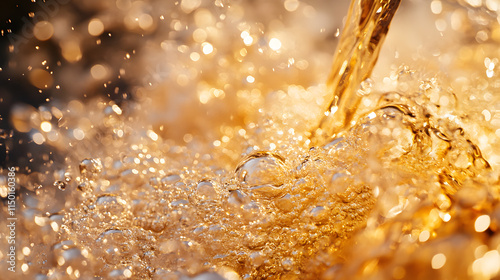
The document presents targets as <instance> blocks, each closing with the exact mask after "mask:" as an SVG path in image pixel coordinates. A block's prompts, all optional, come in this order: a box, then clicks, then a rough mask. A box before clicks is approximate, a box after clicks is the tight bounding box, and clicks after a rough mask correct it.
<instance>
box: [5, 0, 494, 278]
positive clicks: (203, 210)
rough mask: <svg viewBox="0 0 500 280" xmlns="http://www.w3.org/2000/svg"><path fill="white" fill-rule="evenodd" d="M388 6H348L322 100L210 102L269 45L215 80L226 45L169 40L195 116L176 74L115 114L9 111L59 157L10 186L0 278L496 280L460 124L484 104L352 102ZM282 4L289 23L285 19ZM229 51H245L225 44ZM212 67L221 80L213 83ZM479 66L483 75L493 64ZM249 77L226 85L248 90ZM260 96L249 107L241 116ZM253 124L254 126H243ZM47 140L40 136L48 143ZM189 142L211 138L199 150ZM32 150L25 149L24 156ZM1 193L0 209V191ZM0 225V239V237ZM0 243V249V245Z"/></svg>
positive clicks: (443, 95) (474, 139) (411, 76)
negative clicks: (15, 189)
mask: <svg viewBox="0 0 500 280" xmlns="http://www.w3.org/2000/svg"><path fill="white" fill-rule="evenodd" d="M195 2H196V1H195ZM219 2H220V1H216V3H219ZM292 2H293V1H292ZM182 3H183V4H182ZM182 3H181V8H178V7H173V8H172V9H174V11H177V12H179V13H181V12H182V13H183V15H185V16H186V17H187V18H190V17H191V16H193V17H194V18H195V20H194V22H195V23H193V25H194V26H195V27H196V28H197V29H202V30H203V31H198V33H197V34H198V35H199V34H202V35H199V36H201V37H202V38H203V34H204V33H203V32H205V33H206V34H205V35H207V34H210V32H214V28H213V27H214V26H217V24H216V23H215V22H217V20H216V17H215V16H213V15H212V13H215V12H214V11H208V10H206V9H205V10H203V9H201V8H200V10H201V11H198V12H199V13H197V12H194V15H192V14H190V13H191V12H192V11H191V7H192V6H190V5H194V4H193V2H191V1H182ZM301 3H302V2H301ZM398 3H399V1H385V2H379V1H374V2H369V1H356V0H355V1H353V2H352V4H351V8H350V16H349V18H348V21H347V25H346V27H345V30H346V31H345V32H347V33H345V34H344V35H343V36H342V39H341V40H340V47H339V52H338V53H337V54H336V58H335V62H334V66H333V69H334V70H332V74H331V77H330V79H329V85H328V89H326V87H324V86H322V85H319V86H311V87H308V88H307V89H305V88H304V87H300V86H297V85H296V84H291V85H290V86H289V87H288V88H287V90H286V91H278V92H273V93H270V94H268V95H264V94H263V93H261V92H259V89H260V90H262V91H264V89H266V86H265V85H264V86H259V85H258V83H255V84H251V85H250V86H252V87H255V88H253V89H244V88H243V89H241V90H240V91H237V92H236V93H235V95H237V97H238V98H240V99H236V98H235V97H231V96H230V93H231V87H223V86H221V84H229V83H226V80H228V79H230V77H231V76H230V75H231V74H234V72H235V70H234V68H232V67H233V65H231V64H230V63H228V61H231V60H230V59H231V58H235V60H238V59H241V60H242V61H243V58H244V55H243V54H245V56H247V55H248V56H250V55H252V52H253V53H254V54H257V56H256V57H257V58H259V59H260V60H258V59H257V58H255V59H256V60H258V61H261V60H262V63H264V62H266V61H268V60H272V59H274V58H275V56H276V55H277V53H276V51H275V50H274V49H278V45H275V44H270V48H271V49H267V50H264V47H262V46H259V47H261V51H262V52H260V51H259V47H255V48H252V46H256V45H255V44H258V43H255V42H256V41H257V40H256V39H253V37H252V40H254V41H253V43H252V44H254V45H251V44H250V43H249V45H243V43H241V42H240V43H239V45H238V44H236V45H235V47H234V48H235V51H234V52H229V55H228V56H227V57H222V59H221V60H219V61H217V63H214V61H210V60H208V59H209V58H210V55H213V56H215V55H220V53H222V52H223V51H222V49H223V46H225V45H227V44H229V43H228V42H227V41H223V43H220V44H219V45H218V44H216V43H213V45H214V46H212V47H213V49H210V47H208V48H207V49H205V48H203V49H202V50H201V51H199V50H196V49H195V50H194V51H192V52H191V49H189V47H187V46H186V45H185V43H186V42H184V41H182V40H183V39H182V38H184V37H182V36H180V35H179V38H178V40H179V42H166V41H164V38H163V37H162V38H161V39H160V42H161V46H162V51H165V52H167V54H169V55H170V54H172V53H174V54H176V55H177V56H179V57H180V56H181V54H186V56H187V57H189V60H182V59H180V58H178V59H179V60H178V61H177V63H179V64H180V65H182V67H181V69H182V70H185V69H184V66H185V65H187V66H192V67H193V69H194V68H195V66H193V64H191V63H193V62H199V63H201V64H202V65H203V66H206V67H208V68H204V70H205V72H204V73H203V75H204V76H201V74H198V75H200V78H199V79H200V80H199V86H200V88H197V90H199V92H197V96H198V98H199V100H197V101H199V103H202V104H207V107H206V108H208V109H206V112H205V111H203V110H201V109H200V108H205V107H197V106H194V105H193V106H192V107H194V108H192V107H182V104H183V103H181V102H180V101H179V98H186V97H184V96H180V97H179V95H178V94H175V91H176V90H180V88H182V87H181V85H183V84H184V85H185V86H186V87H189V86H191V85H192V84H189V83H185V79H188V77H189V75H192V72H189V71H186V72H183V71H179V72H178V73H177V72H175V71H173V70H172V71H173V73H175V74H178V75H174V74H172V75H167V76H168V77H171V76H173V77H174V78H175V80H174V81H175V82H173V81H171V80H167V81H165V83H164V84H163V87H162V86H159V87H157V88H155V89H151V90H147V89H142V91H139V92H138V93H137V97H136V98H137V100H136V101H128V102H124V103H123V104H121V105H120V106H118V105H117V104H115V103H114V102H111V101H109V100H104V99H97V100H89V101H88V102H87V103H85V104H84V103H82V102H79V101H72V102H70V103H69V104H68V105H67V106H66V107H63V108H57V106H55V105H54V106H52V105H51V107H50V108H49V107H48V106H47V107H41V108H39V109H38V110H32V111H29V112H25V111H22V110H20V109H19V110H16V111H15V112H14V115H13V118H14V120H15V124H16V125H17V126H16V127H17V128H21V127H23V126H29V127H32V128H34V129H37V131H38V132H39V133H40V135H41V136H42V137H43V139H44V141H45V142H46V144H47V145H50V146H51V147H54V148H55V149H58V150H59V151H61V152H62V153H63V154H64V155H65V156H66V158H65V159H64V160H63V161H62V162H55V163H47V164H46V165H45V166H44V167H42V168H41V169H40V171H38V172H32V173H30V174H26V175H21V174H20V173H19V175H18V176H19V179H18V180H19V182H20V184H22V185H23V187H24V189H25V190H26V191H23V192H22V193H21V194H20V195H19V196H20V201H21V202H22V204H23V206H22V207H21V208H20V209H19V210H18V213H19V216H18V218H19V223H18V226H19V228H18V240H19V242H18V245H17V246H18V247H17V248H18V250H19V252H18V255H19V258H18V264H17V265H18V266H19V267H20V269H18V270H17V272H16V273H15V274H6V275H7V276H6V277H10V278H8V279H36V277H40V278H41V279H93V278H94V277H101V278H103V279H197V280H200V279H220V278H221V277H224V278H225V279H489V278H492V277H498V275H499V274H500V269H499V268H498V261H500V257H499V256H500V253H499V250H500V241H499V240H500V235H498V233H497V231H498V225H499V224H500V221H499V217H498V213H499V211H500V210H499V206H498V205H499V204H498V201H500V192H499V191H498V190H499V186H500V183H499V175H498V171H496V170H495V169H494V168H492V167H491V166H490V164H489V163H488V162H487V161H486V159H485V157H486V156H483V155H482V151H481V150H480V148H479V145H482V147H485V148H486V149H485V150H486V151H487V152H488V153H487V156H488V157H489V158H488V159H495V156H496V155H498V151H497V150H495V147H498V144H496V143H497V142H495V141H496V140H495V139H496V136H495V132H494V131H495V124H493V123H490V124H487V123H485V122H483V121H480V120H478V119H475V118H473V117H471V116H476V117H477V114H474V112H475V111H474V110H479V112H483V113H479V115H481V114H483V115H485V116H487V114H488V113H486V112H484V111H483V110H486V109H488V110H490V111H488V112H490V113H491V112H494V111H493V109H491V107H488V106H490V105H491V104H496V103H495V102H497V103H498V99H494V97H491V96H487V97H488V98H489V101H488V102H486V99H485V102H484V103H481V104H482V105H481V106H482V107H480V109H471V108H467V106H462V107H464V108H460V106H458V105H457V104H458V103H460V102H464V104H468V103H466V101H464V100H466V99H465V98H463V97H464V96H475V98H479V96H480V95H478V94H475V93H474V91H473V90H470V91H465V90H463V91H461V92H459V91H457V92H453V91H452V90H451V89H450V88H451V87H447V82H446V81H445V80H444V79H443V80H439V79H437V78H436V77H428V76H426V75H424V74H421V75H420V76H419V74H418V73H417V72H416V71H414V70H412V69H411V68H410V67H408V66H401V67H399V68H395V69H393V70H392V71H390V73H387V74H386V77H384V78H386V79H385V81H387V83H384V84H383V85H382V86H379V87H375V86H370V85H363V87H365V88H364V89H363V90H364V91H365V92H368V91H370V94H369V95H368V96H363V98H362V97H360V96H358V95H357V94H358V93H357V89H358V87H359V86H360V84H361V83H362V81H364V80H365V79H366V78H367V77H368V76H369V75H370V72H371V71H372V68H373V66H374V64H375V62H376V60H377V56H378V53H379V51H380V47H381V44H382V41H383V38H384V36H385V34H386V33H387V32H388V25H389V22H390V20H391V18H392V16H393V15H394V13H395V11H396V8H397V6H398ZM159 4H161V5H164V2H162V1H160V2H159ZM195 4H196V3H195ZM219 4H220V3H219ZM251 4H252V5H253V2H252V3H251ZM151 5H153V4H151ZM235 5H236V4H235ZM249 5H250V4H249ZM262 5H264V4H262ZM287 5H289V6H287ZM287 5H285V8H287V10H293V9H294V8H297V7H295V6H293V3H291V4H290V3H288V4H287ZM300 5H302V4H300ZM300 5H299V7H301V6H300ZM248 7H250V6H248ZM379 8H380V12H379V13H377V11H379ZM468 8H469V7H468V6H466V7H465V8H462V9H464V10H466V9H468ZM130 9H131V11H132V7H131V8H130ZM176 9H177V10H176ZM297 9H299V8H297ZM434 9H437V8H435V7H434ZM442 9H443V10H444V8H442ZM242 10H244V9H243V8H242V7H239V6H236V7H235V8H234V10H231V9H229V10H228V12H227V17H234V18H241V16H242ZM304 11H305V15H308V14H310V13H311V11H310V9H306V8H304ZM462 11H463V10H462ZM132 12H135V10H133V11H132ZM471 13H472V12H471ZM217 16H218V17H219V18H221V17H220V15H217ZM481 19H482V20H484V18H481ZM132 22H133V21H132ZM480 22H482V21H480ZM146 23H147V21H146ZM274 24H276V23H274ZM171 25H172V26H173V30H175V28H177V27H178V31H179V34H181V35H182V34H184V33H183V32H186V30H188V29H189V28H185V26H183V25H182V23H181V21H180V20H177V19H175V20H173V21H172V23H171ZM212 25H213V26H212ZM242 25H243V24H242ZM464 25H465V23H464ZM471 25H472V23H471ZM143 26H144V23H143ZM179 26H180V27H179ZM207 26H208V27H207ZM481 26H483V25H481ZM127 28H131V29H132V30H135V29H134V28H138V27H137V26H132V27H127ZM203 28H206V29H203ZM257 28H261V27H260V26H259V25H257ZM248 30H249V31H252V30H253V29H252V28H249V29H248ZM257 30H260V29H257ZM354 30H356V31H354ZM245 31H247V30H245ZM351 31H352V34H355V36H352V34H349V32H351ZM172 32H173V31H172ZM492 32H493V31H492ZM193 33H194V32H193ZM215 33H216V32H215ZM256 33H257V34H260V33H259V32H256ZM198 35H197V36H198ZM236 35H237V36H239V37H241V39H243V40H244V39H245V38H248V35H245V34H244V33H243V32H242V31H241V30H238V31H237V34H236ZM254 36H257V35H254ZM160 37H161V36H160ZM195 37H196V36H194V37H193V38H195ZM196 38H197V37H196ZM207 38H209V35H207ZM238 40H239V39H238ZM247 40H250V39H247ZM282 40H283V42H285V39H283V38H282ZM248 42H249V41H247V43H248ZM204 43H205V42H204ZM186 44H187V43H186ZM193 44H194V45H196V44H195V43H193ZM201 45H202V43H201V44H200V46H201ZM204 46H207V45H206V44H205V45H204ZM242 46H246V47H242ZM494 46H496V45H495V44H492V45H491V46H490V47H491V49H490V48H488V47H487V46H485V45H482V46H480V47H478V49H477V50H476V52H475V55H476V56H478V57H481V58H483V57H482V56H481V55H483V56H484V55H485V53H488V55H489V56H491V57H493V56H492V55H491V53H493V54H494V51H495V48H494ZM467 47H468V49H465V50H462V52H464V53H465V54H463V53H462V55H463V57H461V59H462V60H460V61H461V62H463V63H464V64H465V65H466V67H465V68H466V70H467V69H468V67H473V66H474V67H475V66H477V65H476V64H474V63H473V62H474V59H476V58H475V56H474V55H472V54H470V53H471V52H474V50H475V49H474V46H467ZM216 48H218V52H219V53H217V52H216V51H215V49H216ZM273 48H274V49H273ZM186 49H188V50H187V51H186ZM243 49H244V50H243ZM196 51H199V53H198V55H200V54H201V53H203V51H205V52H207V54H205V53H203V55H206V57H205V56H203V57H197V56H196V54H193V53H194V52H196ZM210 51H212V52H210ZM171 52H172V53H171ZM262 53H265V54H267V53H269V55H268V57H267V58H268V59H263V58H262V57H260V56H259V55H260V54H262ZM467 54H469V56H467ZM148 55H149V53H148ZM444 55H445V54H443V56H444ZM175 57H176V56H169V59H170V60H173V59H175ZM192 57H193V58H195V59H194V60H193V58H192ZM205 59H206V60H205ZM287 59H288V58H287ZM467 59H469V60H470V61H468V60H467ZM489 59H490V60H489V62H491V63H493V64H495V63H494V60H493V59H492V58H490V57H489ZM195 60H196V61H195ZM480 62H481V63H480V64H479V65H480V67H483V68H484V66H483V65H482V63H483V61H480ZM344 63H346V66H345V67H343V66H342V65H344ZM216 64H217V65H219V66H220V65H222V66H221V68H222V67H224V68H228V69H227V70H226V71H225V72H221V73H218V74H221V75H216V76H214V75H215V74H214V72H216V71H213V67H216V66H215V65H216ZM290 64H291V62H290ZM252 67H253V68H257V67H256V66H255V65H252ZM252 67H250V68H252ZM488 67H489V68H487V70H491V71H493V70H495V68H494V65H493V66H490V64H489V63H488ZM490 68H492V69H493V70H492V69H490ZM207 69H208V70H207ZM217 69H219V68H217ZM335 69H337V70H335ZM481 69H482V68H481ZM174 70H176V69H174ZM247 70H248V69H245V71H243V72H244V73H243V74H242V75H243V76H242V77H244V78H245V80H246V81H252V79H251V78H248V75H249V74H248V73H249V72H246V71H247ZM469 70H470V69H469ZM482 70H485V69H482ZM248 71H250V70H248ZM262 71H264V70H262ZM472 72H475V70H474V71H472V70H470V72H467V73H472ZM255 73H257V72H251V74H252V75H255V76H257V74H255ZM264 73H267V72H264ZM304 73H305V72H304ZM337 73H338V75H337ZM481 73H483V74H484V71H482V72H481ZM490 74H491V72H486V75H490ZM457 75H458V74H457ZM179 77H180V78H179ZM252 77H253V76H252ZM257 77H258V76H257ZM481 77H482V76H481ZM482 78H484V77H482ZM493 78H494V79H495V80H498V79H500V77H496V76H494V77H493ZM485 79H486V78H485ZM488 79H489V78H488ZM256 80H257V79H256ZM234 81H241V79H240V77H239V76H238V77H237V79H235V80H234ZM457 81H459V82H461V83H462V84H460V85H463V88H466V89H470V88H473V85H474V84H475V83H477V89H480V90H478V91H479V92H481V94H482V91H490V90H493V89H494V88H490V87H494V83H493V82H491V83H489V84H488V85H487V86H486V85H484V80H480V78H478V81H473V80H472V78H471V80H467V82H464V81H463V79H462V78H457ZM269 83H273V80H272V79H270V80H269ZM235 84H237V83H236V82H235ZM297 84H298V83H297ZM230 86H232V85H230ZM206 87H208V88H209V89H208V90H205V89H206ZM467 87H469V88H467ZM381 88H382V90H381ZM191 89H192V88H191ZM171 91H173V92H174V93H171ZM332 94H333V96H334V100H333V101H332V100H330V99H331V97H332ZM225 95H227V96H226V97H225V98H227V99H222V98H224V96H225ZM262 95H264V96H265V99H266V102H265V103H263V104H260V103H258V102H257V103H256V104H253V103H252V102H254V101H256V100H259V98H262ZM481 96H482V95H481ZM231 98H233V99H231ZM485 98H486V97H485ZM235 99H236V101H235ZM262 99H263V98H262ZM221 100H222V101H221ZM365 100H372V102H371V103H369V104H370V106H367V105H365V109H366V107H368V109H367V111H366V112H362V113H360V112H357V107H358V105H360V104H361V103H363V101H365ZM219 101H220V102H219ZM210 102H213V103H210ZM217 102H219V103H217ZM487 103H489V104H490V105H488V104H487ZM172 104H173V105H172ZM179 104H180V105H179ZM324 104H328V109H329V110H330V112H331V111H332V108H334V107H335V106H336V107H337V108H338V109H337V111H336V113H334V114H330V115H329V116H327V117H325V118H324V119H323V121H322V122H321V124H320V130H321V132H319V131H318V130H316V135H314V136H313V137H314V138H313V140H314V141H316V142H315V143H314V142H313V144H314V145H315V147H314V148H310V146H311V140H310V139H309V137H310V136H311V134H310V132H311V128H312V127H316V126H317V125H318V124H317V122H316V121H317V119H318V116H319V115H321V113H322V112H323V111H324V108H323V105H324ZM363 104H365V103H363ZM476 105H477V104H476ZM211 106H213V107H211ZM259 106H260V107H259ZM491 106H494V105H491ZM172 107H174V108H172ZM240 107H241V108H243V109H242V110H241V111H238V112H239V114H241V115H243V117H241V119H240V120H234V122H233V123H229V124H228V123H227V122H226V123H225V122H223V121H221V120H219V119H217V118H214V119H212V118H211V117H212V116H213V115H210V114H209V113H212V114H213V112H214V111H223V110H221V108H225V109H228V110H231V109H234V108H240ZM255 107H259V108H258V109H259V110H258V113H253V112H254V111H257V110H255ZM158 108H159V109H158ZM174 109H175V110H174ZM199 111H203V113H200V112H199ZM205 113H206V114H205ZM162 114H164V115H162ZM175 114H177V115H176V116H177V118H175V116H174V117H172V115H175ZM491 114H494V113H491ZM161 117H163V119H162V118H161ZM157 118H160V119H161V121H160V122H159V123H160V124H158V121H157ZM172 118H173V119H174V120H173V121H172ZM193 119H195V120H196V121H197V122H198V123H199V124H200V125H199V126H201V128H198V129H199V130H196V129H195V128H191V129H192V130H189V131H191V133H184V129H186V127H189V126H196V122H194V121H192V120H193ZM489 119H491V120H495V117H494V116H493V117H492V116H490V118H489ZM353 120H355V121H356V122H355V123H351V121H353ZM46 123H53V124H52V126H51V127H50V129H48V128H47V124H46ZM193 123H195V124H193ZM221 123H222V124H221ZM478 127H479V128H478ZM203 129H205V130H203ZM497 129H498V128H497ZM179 131H180V132H179ZM204 131H209V132H211V133H214V134H217V133H219V135H220V137H218V138H216V140H210V141H207V140H206V138H204V137H203V136H204V135H202V134H203V133H202V132H204ZM196 132H198V134H197V133H196ZM339 132H341V133H339ZM474 133H477V135H474ZM178 134H182V136H181V137H178ZM82 135H83V136H82ZM471 135H473V136H471ZM37 137H38V138H34V141H35V140H36V141H38V142H39V141H40V139H41V138H39V136H37ZM485 142H486V144H487V145H486V144H485ZM483 151H484V150H483ZM2 187H4V186H3V185H2ZM0 191H1V194H2V196H4V193H5V189H3V188H2V189H0ZM4 210H5V209H4ZM4 210H3V211H4ZM2 215H6V213H5V211H4V212H2ZM0 223H2V226H3V227H5V226H6V224H5V223H6V221H5V220H2V221H0ZM0 244H1V246H2V248H5V247H6V246H7V244H6V242H5V240H3V239H2V241H0ZM3 252H6V251H5V250H2V251H1V253H2V254H3ZM2 258H5V254H3V255H2ZM0 267H1V268H5V267H6V264H5V263H0ZM215 273H216V274H217V275H215ZM211 277H212V278H211ZM2 279H3V278H2Z"/></svg>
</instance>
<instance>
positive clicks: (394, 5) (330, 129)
mask: <svg viewBox="0 0 500 280" xmlns="http://www.w3.org/2000/svg"><path fill="white" fill-rule="evenodd" d="M400 2H401V0H352V1H351V5H350V7H349V14H348V16H347V22H346V25H345V27H344V31H343V32H342V36H341V38H340V42H339V44H338V47H337V51H336V53H335V57H334V61H333V65H332V69H331V72H330V75H329V77H328V80H327V88H328V91H329V92H331V93H332V95H331V99H330V100H328V102H327V106H326V108H325V110H324V112H325V113H324V116H322V119H321V121H320V123H319V126H318V127H317V128H316V129H314V130H313V131H312V133H311V134H312V136H313V137H312V140H313V141H312V143H313V144H321V143H322V142H324V141H325V140H328V138H334V137H335V136H336V135H337V134H338V133H340V132H341V131H343V130H346V129H347V128H349V126H350V123H351V121H352V120H353V117H354V114H355V112H356V108H357V107H358V105H359V102H360V101H361V96H360V95H359V94H358V93H357V89H358V87H359V86H360V84H361V82H362V81H363V80H365V79H367V78H368V77H369V76H370V74H371V72H372V70H373V67H374V66H375V63H376V62H377V59H378V55H379V53H380V49H381V48H382V45H383V42H384V39H385V37H386V35H387V32H388V31H389V25H390V23H391V21H392V18H393V16H394V14H395V13H396V11H397V9H398V7H399V4H400Z"/></svg>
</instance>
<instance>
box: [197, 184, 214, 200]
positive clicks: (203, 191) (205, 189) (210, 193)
mask: <svg viewBox="0 0 500 280" xmlns="http://www.w3.org/2000/svg"><path fill="white" fill-rule="evenodd" d="M196 194H197V196H198V198H199V199H201V200H214V199H216V198H217V191H216V190H215V183H214V182H213V181H210V180H203V181H200V182H199V183H198V185H197V186H196Z"/></svg>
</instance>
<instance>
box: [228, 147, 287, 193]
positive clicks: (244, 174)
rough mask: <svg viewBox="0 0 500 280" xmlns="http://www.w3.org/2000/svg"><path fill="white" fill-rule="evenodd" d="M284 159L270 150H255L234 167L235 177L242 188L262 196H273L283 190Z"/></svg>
mask: <svg viewBox="0 0 500 280" xmlns="http://www.w3.org/2000/svg"><path fill="white" fill-rule="evenodd" d="M284 164H285V159H284V158H282V157H281V156H280V155H278V154H276V153H271V152H257V153H254V154H251V155H249V156H247V157H245V158H244V159H243V160H242V161H241V163H240V164H239V165H238V167H237V168H236V171H235V174H236V178H237V179H238V180H239V181H240V183H241V186H242V188H243V189H246V190H249V191H251V192H252V193H255V194H257V195H259V196H262V197H273V196H276V195H279V194H280V193H281V192H282V191H283V186H284V178H285V177H286V176H285V173H286V168H285V165H284Z"/></svg>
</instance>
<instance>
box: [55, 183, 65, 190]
mask: <svg viewBox="0 0 500 280" xmlns="http://www.w3.org/2000/svg"><path fill="white" fill-rule="evenodd" d="M66 185H67V184H66V182H64V181H55V182H54V187H56V188H58V189H60V190H61V191H64V190H66Z"/></svg>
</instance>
